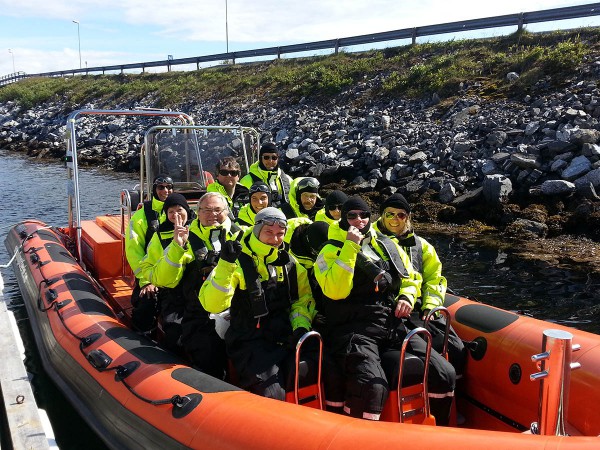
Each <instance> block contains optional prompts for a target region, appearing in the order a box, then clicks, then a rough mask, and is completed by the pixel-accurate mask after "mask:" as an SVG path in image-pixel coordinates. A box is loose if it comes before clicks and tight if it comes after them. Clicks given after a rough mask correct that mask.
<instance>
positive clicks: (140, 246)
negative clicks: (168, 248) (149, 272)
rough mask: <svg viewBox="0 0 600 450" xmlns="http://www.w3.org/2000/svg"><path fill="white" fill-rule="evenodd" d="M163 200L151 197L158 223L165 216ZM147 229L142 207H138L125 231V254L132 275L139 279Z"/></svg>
mask: <svg viewBox="0 0 600 450" xmlns="http://www.w3.org/2000/svg"><path fill="white" fill-rule="evenodd" d="M163 205H164V202H161V201H160V200H158V199H157V198H155V197H152V211H154V212H155V213H156V216H157V218H158V221H159V223H163V222H164V221H165V220H166V218H167V216H166V214H165V213H164V212H163ZM147 231H148V218H147V217H146V212H145V210H144V207H142V208H140V209H138V210H137V211H136V212H135V213H134V214H133V215H132V216H131V220H130V221H129V225H128V226H127V232H126V233H125V256H126V257H127V262H128V263H129V266H130V267H131V270H132V271H133V273H134V275H135V276H136V277H137V278H138V279H139V278H140V276H139V275H138V274H139V272H140V269H139V268H140V263H141V261H142V259H143V258H144V256H145V255H146V248H147V247H148V245H149V244H150V243H149V242H146V233H147Z"/></svg>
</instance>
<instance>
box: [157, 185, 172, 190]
mask: <svg viewBox="0 0 600 450" xmlns="http://www.w3.org/2000/svg"><path fill="white" fill-rule="evenodd" d="M163 189H168V190H169V191H172V190H173V185H172V184H157V185H156V190H157V191H162V190H163Z"/></svg>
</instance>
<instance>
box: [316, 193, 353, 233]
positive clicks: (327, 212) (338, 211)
mask: <svg viewBox="0 0 600 450" xmlns="http://www.w3.org/2000/svg"><path fill="white" fill-rule="evenodd" d="M346 200H348V196H347V195H346V194H345V193H343V192H342V191H338V190H335V191H331V192H330V193H329V194H327V197H325V207H324V208H323V209H320V210H319V211H318V212H317V215H316V216H315V222H317V221H322V222H327V223H328V224H329V225H331V224H332V223H333V222H338V221H339V220H340V218H341V217H342V205H343V204H344V202H345V201H346Z"/></svg>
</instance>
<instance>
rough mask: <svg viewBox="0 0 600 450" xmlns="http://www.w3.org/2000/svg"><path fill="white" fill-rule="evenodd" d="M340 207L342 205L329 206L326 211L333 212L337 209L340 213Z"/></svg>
mask: <svg viewBox="0 0 600 450" xmlns="http://www.w3.org/2000/svg"><path fill="white" fill-rule="evenodd" d="M342 206H343V205H341V204H338V205H329V206H328V207H327V209H328V210H329V211H335V210H336V209H339V210H340V211H341V210H342Z"/></svg>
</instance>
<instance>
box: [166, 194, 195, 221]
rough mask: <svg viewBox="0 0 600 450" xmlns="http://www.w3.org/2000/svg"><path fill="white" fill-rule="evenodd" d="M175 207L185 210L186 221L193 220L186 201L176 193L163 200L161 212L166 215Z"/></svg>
mask: <svg viewBox="0 0 600 450" xmlns="http://www.w3.org/2000/svg"><path fill="white" fill-rule="evenodd" d="M176 205H179V206H181V207H182V208H183V209H185V210H186V211H187V216H188V221H189V220H190V219H191V218H193V215H192V210H191V209H190V205H188V202H187V200H186V199H185V197H184V196H183V195H181V194H177V193H173V194H169V196H168V197H167V199H166V200H165V203H164V205H163V211H164V212H165V214H166V213H167V211H168V210H169V208H170V207H171V206H176Z"/></svg>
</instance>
